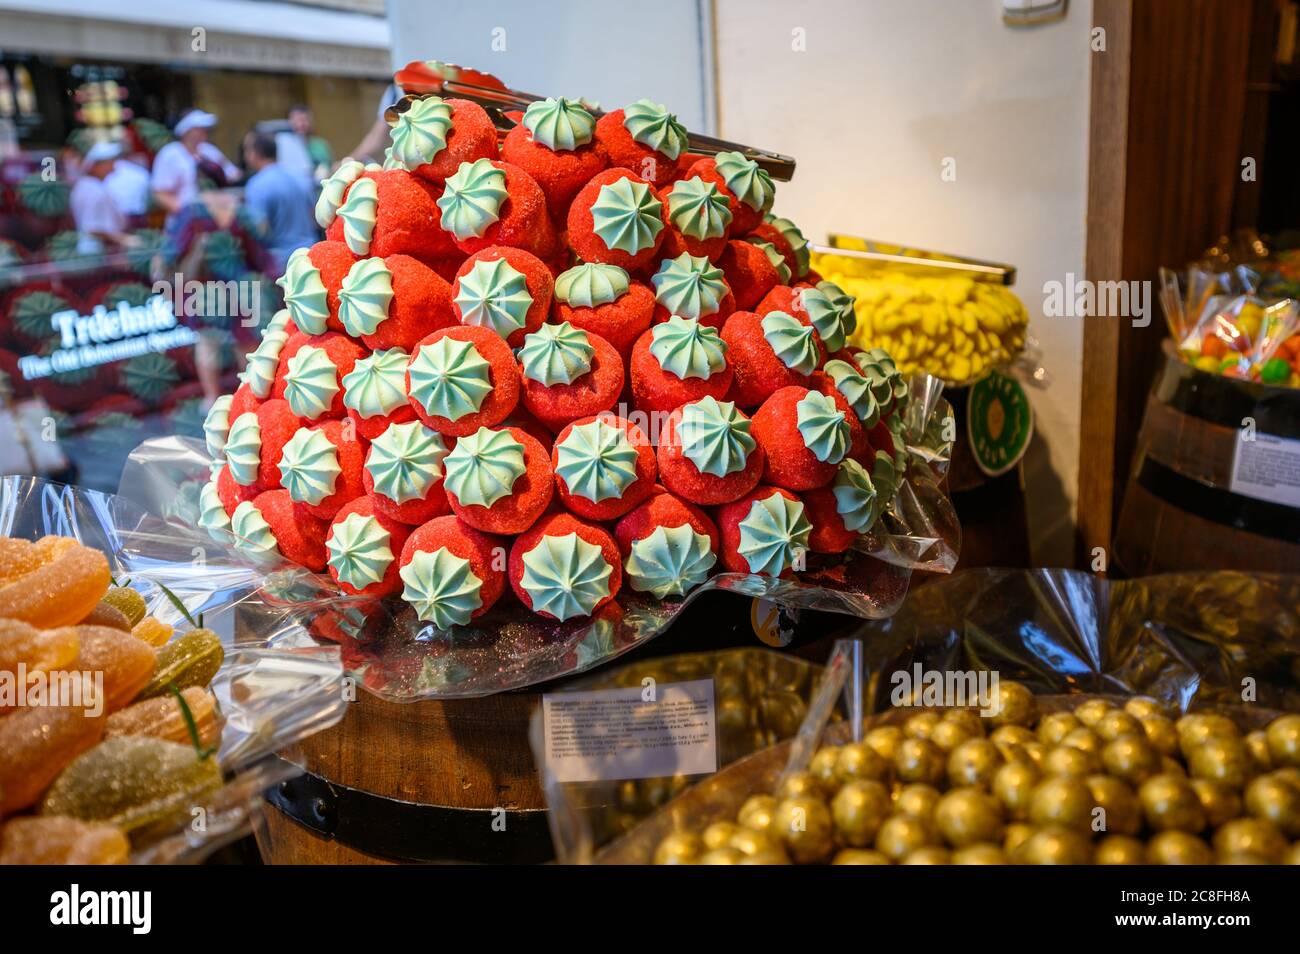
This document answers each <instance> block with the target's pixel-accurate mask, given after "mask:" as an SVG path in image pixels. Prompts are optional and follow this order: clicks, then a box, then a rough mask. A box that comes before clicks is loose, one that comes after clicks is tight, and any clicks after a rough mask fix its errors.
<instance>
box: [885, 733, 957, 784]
mask: <svg viewBox="0 0 1300 954" xmlns="http://www.w3.org/2000/svg"><path fill="white" fill-rule="evenodd" d="M944 761H945V759H944V754H943V750H942V749H940V748H939V747H938V746H937V745H935V744H934V743H933V742H931V741H930V740H929V739H916V738H907V739H904V740H903V741H902V742H901V743H899V746H898V754H897V755H895V756H894V774H895V775H896V776H897V777H898V780H899V781H900V782H923V783H925V784H927V785H938V784H939V783H940V782H941V781H943V773H944Z"/></svg>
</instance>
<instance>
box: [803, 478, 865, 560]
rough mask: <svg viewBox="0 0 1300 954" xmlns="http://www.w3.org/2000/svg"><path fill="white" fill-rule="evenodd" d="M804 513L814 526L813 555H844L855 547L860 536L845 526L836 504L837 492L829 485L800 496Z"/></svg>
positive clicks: (810, 542)
mask: <svg viewBox="0 0 1300 954" xmlns="http://www.w3.org/2000/svg"><path fill="white" fill-rule="evenodd" d="M800 499H801V500H803V506H804V513H805V514H806V515H807V517H808V522H809V523H811V524H812V533H810V534H808V549H809V550H811V551H812V552H813V553H843V552H844V551H845V550H847V549H848V548H849V547H851V546H853V541H854V540H856V539H857V538H858V535H857V534H856V533H854V532H853V531H852V530H850V529H848V528H847V527H845V526H844V518H843V517H841V516H840V512H839V508H838V506H837V504H836V502H835V490H834V488H832V487H831V486H830V485H829V484H828V485H827V486H825V487H816V488H814V489H812V490H805V491H804V492H803V493H802V494H800Z"/></svg>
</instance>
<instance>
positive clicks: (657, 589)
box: [623, 523, 718, 599]
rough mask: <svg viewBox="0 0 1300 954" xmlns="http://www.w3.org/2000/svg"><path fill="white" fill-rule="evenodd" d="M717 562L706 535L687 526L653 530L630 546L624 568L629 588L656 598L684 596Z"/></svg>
mask: <svg viewBox="0 0 1300 954" xmlns="http://www.w3.org/2000/svg"><path fill="white" fill-rule="evenodd" d="M717 561H718V557H717V554H715V553H714V552H713V544H712V542H711V541H710V540H709V538H708V536H707V535H706V534H703V533H700V532H698V531H697V530H695V528H693V527H692V526H691V525H690V524H689V523H684V524H682V525H681V526H679V527H655V529H654V531H653V532H652V533H651V534H650V535H649V536H647V537H643V538H642V539H640V540H637V541H636V542H635V543H633V544H632V547H631V551H630V552H629V553H628V555H627V559H626V560H625V561H624V562H623V568H624V569H625V570H626V571H627V581H628V585H629V586H631V587H632V589H634V590H637V591H638V592H641V593H649V594H650V595H651V596H654V597H655V598H656V599H664V598H665V597H669V596H685V595H686V594H687V593H689V592H690V591H691V590H693V589H695V587H697V586H699V585H700V584H701V583H703V582H704V581H705V580H707V579H708V578H709V571H710V570H711V569H713V564H715V563H716V562H717Z"/></svg>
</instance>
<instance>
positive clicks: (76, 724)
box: [0, 637, 130, 815]
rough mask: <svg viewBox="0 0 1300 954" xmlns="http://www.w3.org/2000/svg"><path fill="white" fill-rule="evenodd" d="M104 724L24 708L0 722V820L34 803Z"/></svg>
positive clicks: (60, 710) (75, 710)
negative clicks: (1, 816)
mask: <svg viewBox="0 0 1300 954" xmlns="http://www.w3.org/2000/svg"><path fill="white" fill-rule="evenodd" d="M128 638H130V637H128ZM105 718H106V717H105V715H104V714H103V713H102V712H101V713H99V714H98V715H97V716H90V715H87V714H86V710H84V709H82V708H80V707H79V706H30V707H24V708H22V709H15V710H14V711H12V712H11V713H9V715H7V716H5V717H4V718H3V719H0V815H8V814H11V813H12V812H16V811H18V809H20V808H26V807H27V806H28V805H31V804H32V803H33V802H35V801H36V800H37V799H38V798H40V796H41V792H43V791H45V789H46V788H47V787H49V784H50V783H51V782H53V781H54V779H55V778H57V777H58V775H59V773H60V772H62V771H63V769H64V767H65V766H66V765H67V764H68V763H69V762H71V761H72V760H73V759H75V758H76V757H77V756H78V755H80V754H81V753H82V752H84V751H86V750H87V749H88V748H90V747H91V746H92V745H94V744H95V743H96V742H98V741H99V738H100V736H102V735H103V734H104V722H105Z"/></svg>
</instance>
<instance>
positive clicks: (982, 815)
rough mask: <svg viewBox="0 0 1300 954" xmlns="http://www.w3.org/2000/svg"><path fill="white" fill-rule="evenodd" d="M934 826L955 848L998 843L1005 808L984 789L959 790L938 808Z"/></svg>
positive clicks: (947, 797) (943, 799) (938, 805)
mask: <svg viewBox="0 0 1300 954" xmlns="http://www.w3.org/2000/svg"><path fill="white" fill-rule="evenodd" d="M934 824H935V827H936V828H938V829H939V834H940V835H942V836H943V838H944V840H945V841H946V842H947V843H948V844H950V845H952V846H953V847H954V848H965V847H966V846H967V845H974V844H978V843H980V842H991V841H996V840H997V839H998V838H999V837H1000V836H1001V834H1002V805H1001V803H1000V802H998V800H997V799H996V798H994V797H993V796H992V795H990V794H989V793H988V792H986V791H985V790H984V789H982V788H976V787H969V788H955V789H953V790H952V791H950V792H948V793H947V794H946V795H944V796H943V797H942V798H940V799H939V804H937V805H935V807H934Z"/></svg>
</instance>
